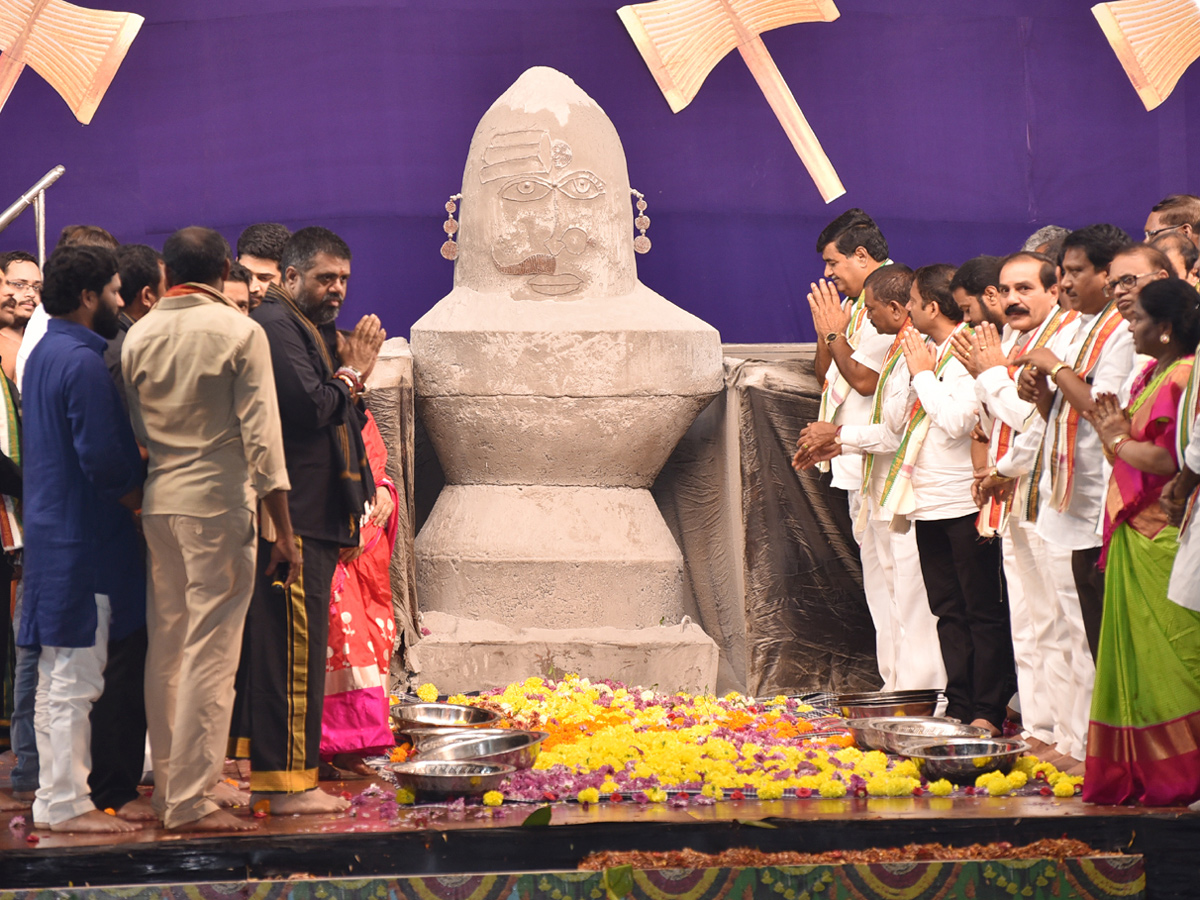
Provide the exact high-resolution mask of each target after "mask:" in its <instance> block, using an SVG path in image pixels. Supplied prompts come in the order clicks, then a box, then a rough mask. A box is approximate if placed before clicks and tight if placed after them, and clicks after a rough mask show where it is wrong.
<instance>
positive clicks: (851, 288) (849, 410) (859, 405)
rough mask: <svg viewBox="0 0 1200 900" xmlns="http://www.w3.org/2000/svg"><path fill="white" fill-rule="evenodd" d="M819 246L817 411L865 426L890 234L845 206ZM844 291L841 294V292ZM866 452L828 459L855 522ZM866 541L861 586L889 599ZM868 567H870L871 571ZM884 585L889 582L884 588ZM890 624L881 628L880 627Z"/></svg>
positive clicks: (879, 349)
mask: <svg viewBox="0 0 1200 900" xmlns="http://www.w3.org/2000/svg"><path fill="white" fill-rule="evenodd" d="M817 252H818V253H820V254H821V258H822V260H823V261H824V263H825V273H824V275H825V277H824V278H823V279H822V280H821V281H820V282H819V283H815V284H813V285H811V288H812V290H811V292H810V293H809V295H808V302H809V306H810V308H811V309H812V314H813V324H814V325H815V327H816V329H817V359H816V372H817V373H818V377H820V376H822V375H823V376H824V379H825V384H824V387H823V388H822V391H821V408H820V414H819V418H820V419H821V421H823V422H829V423H832V424H833V425H835V426H836V425H849V424H854V425H865V424H866V423H867V422H868V421H869V420H870V417H871V398H872V396H873V395H874V391H875V384H876V382H877V381H878V378H879V370H880V368H881V367H882V365H883V358H884V356H886V354H887V351H888V348H889V347H890V346H891V343H892V339H891V338H890V337H887V336H881V335H879V333H878V332H876V331H875V328H874V326H872V325H871V323H870V321H869V320H868V318H867V315H866V309H865V299H864V297H863V285H864V283H865V282H866V279H867V277H868V276H869V275H870V274H871V273H872V272H874V271H876V270H877V269H878V268H879V267H880V266H881V265H883V264H884V263H886V262H887V261H888V245H887V240H886V239H885V238H884V236H883V234H882V233H881V232H880V230H879V228H878V226H877V225H876V224H875V221H874V220H873V219H872V218H871V217H870V216H868V215H867V214H866V213H865V212H863V211H862V210H861V209H850V210H847V211H846V212H844V213H842V215H840V216H838V217H837V218H836V219H834V220H833V221H832V222H830V223H829V225H827V226H826V227H825V229H824V230H823V231H822V232H821V234H820V236H819V237H818V238H817ZM838 291H840V292H841V293H843V294H845V295H846V299H845V300H844V301H841V300H839V299H838V296H837V292H838ZM862 467H863V457H862V454H861V453H858V452H853V453H846V454H844V455H842V456H839V457H838V458H836V459H834V460H833V461H832V463H831V464H830V469H831V471H832V473H833V478H832V482H831V486H832V487H834V488H838V489H839V490H843V491H845V492H846V496H847V502H848V506H849V512H850V520H851V522H857V520H858V518H859V508H860V505H861V502H862V500H861V495H862V491H861V488H862ZM855 537H856V538H858V540H859V542H860V551H859V556H860V559H861V560H862V567H863V573H864V578H863V588H864V592H865V593H866V594H867V605H868V607H870V608H871V609H872V610H876V609H881V610H882V609H887V608H888V607H889V606H890V594H891V590H890V585H887V580H888V578H889V577H890V576H889V575H888V574H887V567H888V566H889V563H890V561H889V560H887V559H886V554H885V557H884V558H882V559H881V558H880V556H879V549H878V548H877V547H876V546H875V545H874V543H871V542H867V543H866V544H863V542H862V534H861V532H860V531H859V530H858V529H857V528H855ZM881 571H882V572H884V574H883V575H882V576H877V573H880V572H881ZM868 573H869V574H868ZM881 579H882V580H881ZM884 585H887V589H886V590H884V587H883V586H884ZM887 627H888V626H887V623H886V621H884V620H880V621H878V622H876V630H877V641H878V642H879V643H880V645H882V646H889V645H890V644H891V636H890V634H888V633H887ZM881 628H882V629H883V630H884V633H883V634H879V633H878V632H879V630H880V629H881ZM878 663H879V674H880V677H881V678H882V679H883V683H884V689H885V690H891V689H893V688H894V687H895V670H894V665H893V661H892V660H891V659H890V658H889V657H888V655H887V654H884V655H883V656H881V657H880V658H879V660H878Z"/></svg>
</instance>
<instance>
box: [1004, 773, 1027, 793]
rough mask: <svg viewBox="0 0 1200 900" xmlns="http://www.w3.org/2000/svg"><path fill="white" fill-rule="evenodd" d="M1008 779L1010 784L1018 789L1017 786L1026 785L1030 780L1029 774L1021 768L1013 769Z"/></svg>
mask: <svg viewBox="0 0 1200 900" xmlns="http://www.w3.org/2000/svg"><path fill="white" fill-rule="evenodd" d="M1007 781H1008V786H1009V787H1011V788H1013V789H1014V790H1016V789H1017V788H1020V787H1025V785H1026V784H1027V783H1028V782H1029V776H1028V775H1026V774H1025V773H1024V772H1022V771H1021V770H1020V769H1013V770H1012V771H1011V772H1009V773H1008V778H1007Z"/></svg>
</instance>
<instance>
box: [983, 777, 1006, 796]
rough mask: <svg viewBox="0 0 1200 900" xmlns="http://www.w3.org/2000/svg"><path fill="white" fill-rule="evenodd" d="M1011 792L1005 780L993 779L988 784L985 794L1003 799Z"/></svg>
mask: <svg viewBox="0 0 1200 900" xmlns="http://www.w3.org/2000/svg"><path fill="white" fill-rule="evenodd" d="M1011 790H1012V787H1011V786H1010V785H1009V783H1008V779H1007V778H1003V777H1001V778H993V779H992V780H991V781H989V782H988V785H987V792H988V794H990V795H991V796H993V797H1003V796H1005V795H1006V794H1008V792H1009V791H1011Z"/></svg>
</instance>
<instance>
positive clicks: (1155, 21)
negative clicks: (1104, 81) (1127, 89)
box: [1092, 0, 1200, 110]
mask: <svg viewBox="0 0 1200 900" xmlns="http://www.w3.org/2000/svg"><path fill="white" fill-rule="evenodd" d="M1092 14H1093V15H1094V16H1095V17H1096V21H1097V22H1099V23H1100V28H1101V30H1102V31H1103V32H1104V36H1105V37H1106V38H1107V39H1108V43H1109V44H1110V45H1111V46H1112V48H1113V52H1115V53H1116V54H1117V59H1118V60H1119V61H1120V63H1121V66H1122V67H1123V68H1124V69H1125V74H1126V75H1128V76H1129V80H1130V82H1132V84H1133V89H1134V90H1135V91H1137V94H1138V97H1140V98H1141V101H1142V104H1143V105H1144V106H1145V107H1146V109H1148V110H1149V109H1154V108H1155V107H1156V106H1158V105H1159V104H1161V103H1162V102H1163V101H1164V100H1166V99H1167V97H1169V96H1170V95H1171V91H1173V90H1174V89H1175V85H1176V83H1177V82H1178V81H1179V79H1180V77H1181V76H1182V75H1183V73H1184V72H1185V71H1186V70H1187V67H1188V66H1190V65H1191V64H1192V63H1193V62H1195V61H1196V58H1197V57H1198V56H1200V8H1197V6H1196V3H1195V2H1194V0H1114V2H1110V3H1097V4H1096V5H1095V6H1093V7H1092Z"/></svg>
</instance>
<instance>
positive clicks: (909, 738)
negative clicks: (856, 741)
mask: <svg viewBox="0 0 1200 900" xmlns="http://www.w3.org/2000/svg"><path fill="white" fill-rule="evenodd" d="M869 721H872V722H873V723H874V725H873V726H872V731H873V733H874V735H876V736H877V737H878V739H879V742H880V743H881V744H882V745H883V746H881V747H880V748H879V749H880V750H886V751H887V752H888V753H899V754H902V755H903V753H904V750H903V748H904V747H906V746H916V745H918V744H929V743H932V742H934V741H941V740H945V739H947V738H973V739H976V740H979V739H983V738H989V737H991V732H990V731H988V730H987V729H986V728H981V727H980V726H978V725H964V724H962V723H961V722H958V721H955V720H953V719H936V718H934V719H926V718H921V719H915V718H910V717H908V716H900V717H898V718H894V719H873V720H869Z"/></svg>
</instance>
